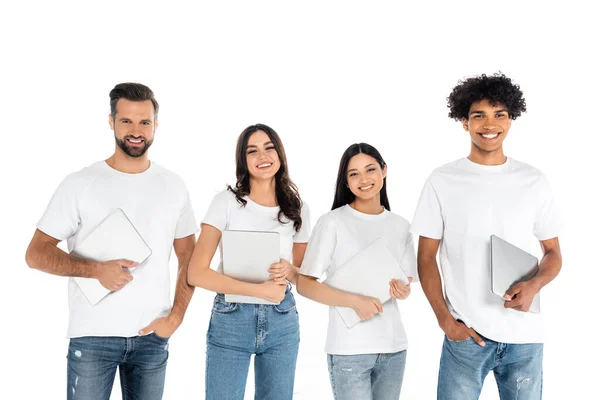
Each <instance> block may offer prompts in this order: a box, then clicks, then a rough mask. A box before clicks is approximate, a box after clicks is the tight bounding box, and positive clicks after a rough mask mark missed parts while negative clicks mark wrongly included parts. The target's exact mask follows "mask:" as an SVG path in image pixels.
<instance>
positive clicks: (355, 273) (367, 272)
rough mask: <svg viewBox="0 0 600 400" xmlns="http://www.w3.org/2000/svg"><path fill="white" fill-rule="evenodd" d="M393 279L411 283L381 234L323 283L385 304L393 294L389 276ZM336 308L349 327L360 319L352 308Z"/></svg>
mask: <svg viewBox="0 0 600 400" xmlns="http://www.w3.org/2000/svg"><path fill="white" fill-rule="evenodd" d="M392 279H399V280H400V281H402V283H404V284H405V285H407V284H408V283H409V282H408V277H407V276H406V273H405V272H404V271H403V270H402V268H400V265H399V264H398V261H397V260H396V258H395V257H394V255H393V254H392V253H391V251H390V250H389V249H388V248H387V246H386V245H385V244H384V242H383V240H382V239H381V238H378V239H376V240H374V241H373V242H372V243H371V244H369V246H367V247H366V248H365V249H363V250H361V251H360V252H359V253H358V254H356V255H355V256H353V257H352V258H351V259H350V260H348V261H347V262H346V263H344V265H342V266H341V267H340V269H339V270H338V271H336V272H335V274H333V275H332V276H330V277H328V278H327V279H325V280H324V281H323V283H324V284H325V285H328V286H330V287H332V288H335V289H339V290H343V291H344V292H350V293H356V294H360V295H363V296H370V297H375V298H376V299H378V300H379V301H380V302H381V304H383V303H385V302H386V301H388V300H389V299H390V298H391V296H390V280H392ZM335 309H336V311H337V312H338V314H339V315H340V317H341V318H342V320H343V321H344V324H345V325H346V326H347V327H348V328H352V327H353V326H355V325H356V324H358V323H359V322H360V317H359V316H358V314H357V313H356V312H355V311H354V310H353V309H352V308H348V307H335ZM375 317H377V316H375Z"/></svg>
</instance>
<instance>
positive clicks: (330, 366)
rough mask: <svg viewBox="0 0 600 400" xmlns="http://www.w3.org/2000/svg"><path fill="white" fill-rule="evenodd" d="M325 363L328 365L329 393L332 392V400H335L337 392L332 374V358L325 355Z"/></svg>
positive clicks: (329, 355)
mask: <svg viewBox="0 0 600 400" xmlns="http://www.w3.org/2000/svg"><path fill="white" fill-rule="evenodd" d="M327 362H328V363H329V380H330V381H331V391H332V392H333V399H334V400H337V391H336V390H335V379H334V377H333V376H334V373H333V356H332V355H331V354H327Z"/></svg>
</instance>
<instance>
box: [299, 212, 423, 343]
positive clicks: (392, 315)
mask: <svg viewBox="0 0 600 400" xmlns="http://www.w3.org/2000/svg"><path fill="white" fill-rule="evenodd" d="M409 226H410V224H409V223H408V221H407V220H405V219H404V218H402V217H401V216H399V215H396V214H394V213H391V212H389V211H387V210H384V211H383V212H382V213H381V214H377V215H372V214H365V213H362V212H359V211H357V210H355V209H353V208H352V207H350V206H349V205H345V206H343V207H339V208H336V209H335V210H332V211H330V212H328V213H327V214H325V215H323V216H322V217H321V218H320V219H319V221H318V222H317V225H316V226H315V229H314V231H313V234H312V236H311V238H310V241H309V243H308V247H307V249H306V253H305V255H304V262H303V263H302V267H301V268H300V273H301V274H302V275H307V276H312V277H315V278H321V277H322V276H323V274H327V275H333V274H335V272H336V271H337V270H338V269H339V268H340V267H342V266H343V265H344V263H346V261H348V260H349V259H350V258H352V257H353V256H354V255H356V254H358V253H359V252H360V251H362V250H363V249H365V248H366V247H367V246H369V244H371V243H372V242H373V241H374V240H375V239H377V238H381V239H382V240H383V243H384V244H385V245H386V246H387V247H388V249H389V250H390V252H391V253H392V254H393V255H394V258H395V259H396V260H397V261H398V264H399V265H400V266H401V267H402V269H403V270H404V272H405V273H406V274H407V275H408V276H412V277H413V279H414V282H417V281H418V276H417V267H416V265H417V262H416V257H415V249H414V246H413V240H412V236H411V234H410V232H409ZM364 278H365V279H369V269H368V268H365V271H364ZM407 347H408V340H407V338H406V332H405V330H404V325H403V324H402V318H401V316H400V310H399V309H398V305H397V304H396V300H395V299H393V298H392V299H390V300H388V301H386V302H385V303H384V304H383V313H379V314H377V315H375V316H374V317H373V318H371V319H369V320H367V321H361V322H359V323H358V324H357V325H355V326H354V327H352V328H347V327H346V325H345V324H344V321H343V320H342V318H341V317H340V315H339V314H338V313H337V311H335V308H334V307H329V326H328V329H327V341H326V344H325V351H326V352H327V353H329V354H337V355H354V354H374V353H395V352H398V351H402V350H406V349H407Z"/></svg>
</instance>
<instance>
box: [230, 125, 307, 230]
mask: <svg viewBox="0 0 600 400" xmlns="http://www.w3.org/2000/svg"><path fill="white" fill-rule="evenodd" d="M257 131H263V132H264V133H266V134H267V136H268V137H269V139H271V142H273V146H274V147H275V151H277V155H278V156H279V162H280V164H281V166H280V167H279V171H277V173H276V174H275V195H276V197H277V205H278V206H279V215H277V219H278V220H279V222H280V223H282V224H283V223H284V221H283V217H284V216H285V217H287V218H288V219H289V220H290V221H294V229H295V230H296V232H298V231H300V228H301V227H302V216H301V213H300V209H301V207H302V200H301V199H300V194H299V193H298V188H297V187H296V185H295V184H294V182H292V180H291V179H290V176H289V173H288V166H287V158H286V156H285V149H284V148H283V143H281V139H280V138H279V135H278V134H277V132H275V130H273V128H270V127H268V126H267V125H264V124H256V125H250V126H249V127H247V128H246V129H244V131H243V132H242V133H241V134H240V136H239V137H238V141H237V146H236V149H235V164H236V169H235V176H236V178H237V182H236V184H235V188H233V187H231V186H230V185H228V186H227V189H229V190H231V191H232V192H233V194H235V198H236V199H237V201H238V203H240V204H242V205H243V206H246V203H247V201H246V200H244V198H243V197H244V196H247V195H249V194H250V171H248V163H247V162H246V150H247V147H248V140H249V139H250V136H251V135H252V134H253V133H254V132H257Z"/></svg>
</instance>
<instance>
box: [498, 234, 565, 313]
mask: <svg viewBox="0 0 600 400" xmlns="http://www.w3.org/2000/svg"><path fill="white" fill-rule="evenodd" d="M540 245H541V246H542V251H543V252H544V255H543V257H542V260H541V261H540V265H539V269H538V272H537V273H536V274H535V276H534V277H533V278H532V279H530V280H528V281H523V282H519V283H517V284H516V285H514V286H513V287H511V288H510V289H509V290H508V291H507V292H506V294H505V295H504V298H505V299H506V302H505V303H504V307H505V308H512V309H515V310H517V311H524V312H527V311H529V307H531V303H532V302H533V298H534V297H535V295H536V294H538V292H539V291H540V290H541V289H542V288H543V287H544V286H546V285H547V284H548V283H550V282H551V281H552V280H553V279H554V278H556V276H557V275H558V273H559V272H560V269H561V267H562V256H561V253H560V245H559V243H558V237H555V238H553V239H548V240H540ZM515 296H516V297H515Z"/></svg>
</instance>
